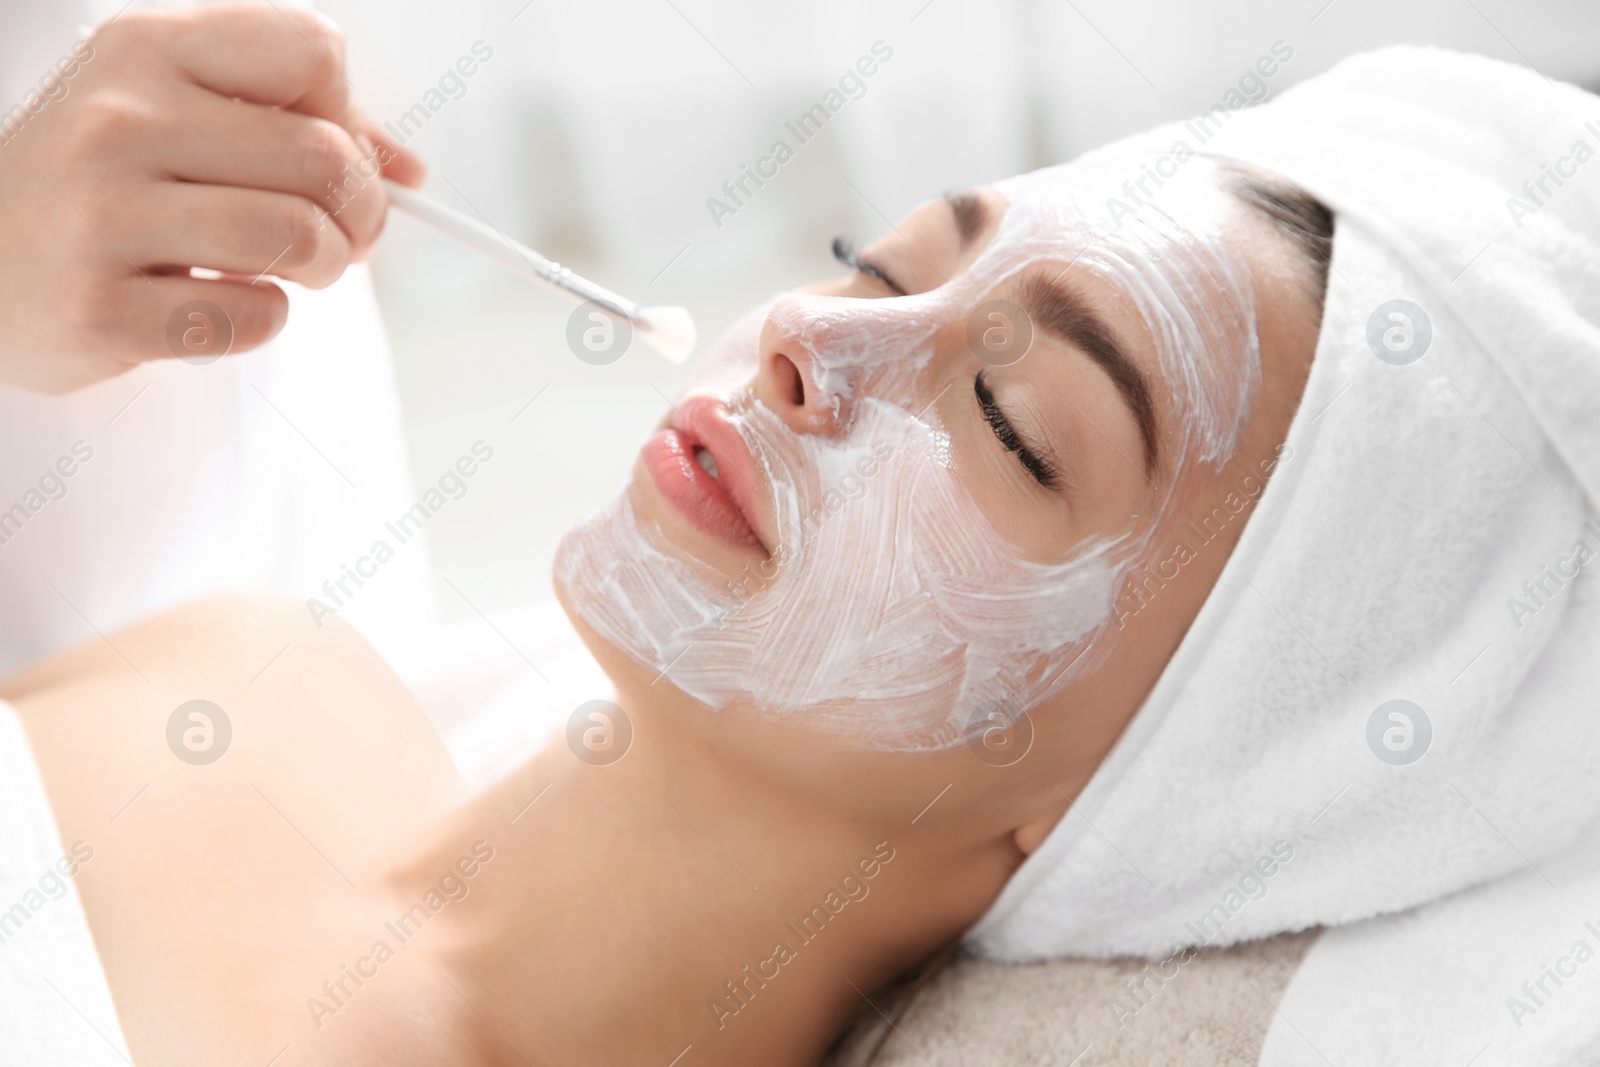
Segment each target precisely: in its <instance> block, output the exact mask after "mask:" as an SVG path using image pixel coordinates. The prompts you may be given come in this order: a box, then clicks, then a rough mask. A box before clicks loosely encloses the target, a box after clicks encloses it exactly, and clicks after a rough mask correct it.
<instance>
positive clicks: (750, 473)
mask: <svg viewBox="0 0 1600 1067" xmlns="http://www.w3.org/2000/svg"><path fill="white" fill-rule="evenodd" d="M701 450H704V451H705V452H707V453H709V460H710V461H711V462H710V465H712V466H715V468H716V470H717V474H716V475H713V474H712V473H711V472H710V471H709V470H707V469H706V467H705V466H703V465H702V463H701V460H700V457H699V456H698V455H697V453H698V452H700V451H701ZM639 455H640V458H641V459H642V460H643V462H644V466H645V470H646V471H648V472H649V474H650V480H651V482H653V483H654V484H655V487H656V491H657V492H659V493H660V494H661V495H662V496H663V497H665V498H666V500H667V502H668V503H669V504H671V505H672V506H673V507H674V508H676V509H677V511H678V512H679V513H680V514H682V515H683V516H684V517H685V518H686V519H688V520H689V522H690V523H691V524H692V525H693V526H694V527H695V528H696V529H698V530H700V531H701V532H702V533H704V534H707V535H708V536H710V537H713V538H716V539H717V540H719V541H722V542H724V543H726V544H729V545H734V546H737V547H741V548H757V549H760V550H761V551H763V552H767V548H766V545H765V544H764V543H763V541H762V539H761V537H760V536H759V535H758V534H757V532H756V525H757V524H758V523H759V522H760V521H761V520H760V514H761V512H760V500H761V493H760V491H759V490H758V488H757V486H756V482H755V478H754V475H755V463H754V461H753V460H752V459H751V457H750V453H749V451H748V450H747V449H746V448H745V445H744V440H743V439H742V438H741V437H740V436H739V433H738V431H737V430H735V429H734V428H733V427H732V426H731V425H729V424H728V423H727V422H726V421H725V419H724V418H723V416H722V410H721V405H720V404H719V403H718V402H717V401H715V400H713V399H711V398H708V397H692V398H690V399H689V400H686V401H684V402H683V403H682V404H680V405H679V406H678V407H677V409H676V411H675V412H674V414H673V417H672V420H671V425H670V426H669V427H668V428H667V429H664V430H662V431H660V432H659V433H657V434H656V435H655V436H654V437H652V438H650V440H648V441H646V442H645V445H644V448H643V449H641V450H640V453H639ZM768 554H770V553H768Z"/></svg>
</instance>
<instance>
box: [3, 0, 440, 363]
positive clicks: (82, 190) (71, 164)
mask: <svg viewBox="0 0 1600 1067" xmlns="http://www.w3.org/2000/svg"><path fill="white" fill-rule="evenodd" d="M343 66H344V38H343V35H342V34H341V33H340V31H339V29H338V28H337V27H336V26H335V25H334V24H333V23H332V22H330V21H328V20H327V19H326V18H324V17H323V16H321V15H318V14H316V13H314V12H311V11H307V10H305V9H302V8H295V7H289V6H281V7H280V6H276V5H271V4H230V5H225V6H215V7H202V8H195V9H190V10H179V11H150V12H138V11H129V12H127V13H125V14H123V15H122V16H120V17H119V18H117V19H115V20H113V21H112V22H110V23H108V24H106V25H104V26H102V27H100V28H99V29H98V30H96V31H95V33H94V34H93V36H91V37H89V38H88V39H87V40H84V41H80V42H78V44H77V45H75V46H74V47H73V49H72V50H71V52H70V53H69V54H67V55H65V56H63V57H62V58H61V59H60V60H59V61H58V62H57V63H56V64H55V66H54V68H53V69H51V70H47V71H44V72H42V76H41V78H40V79H39V88H38V90H36V91H30V92H29V93H28V94H27V96H25V97H24V99H23V101H22V102H21V103H20V104H19V105H18V106H15V107H12V108H11V109H10V110H9V111H5V112H0V382H4V383H6V384H11V385H20V386H25V387H27V388H31V389H37V390H42V391H47V392H64V391H67V390H70V389H74V388H77V387H79V386H82V385H86V384H88V383H90V382H94V381H98V380H100V379H103V378H107V377H111V376H112V375H115V374H119V373H121V372H123V371H125V370H127V369H128V368H130V367H132V366H134V365H136V364H138V363H141V362H144V361H146V360H151V359H160V358H171V357H173V356H179V355H183V356H193V357H203V358H210V357H214V356H216V355H220V354H223V353H225V352H226V353H232V352H241V351H245V350H247V349H250V348H254V347H256V346H258V345H260V344H262V343H264V342H266V341H268V340H270V339H271V338H272V337H273V336H274V335H275V334H277V332H278V331H279V330H280V329H282V328H283V324H284V321H285V319H286V317H287V315H288V297H287V296H286V295H285V293H284V292H283V290H282V289H280V288H279V287H278V286H276V285H273V284H272V283H271V282H270V281H268V280H266V277H265V276H273V277H278V278H286V279H289V280H291V281H294V282H298V283H300V284H302V285H306V286H310V287H312V288H321V287H323V286H326V285H330V284H332V283H333V282H334V281H335V280H336V279H337V278H338V277H339V276H340V275H341V274H342V273H343V272H344V270H345V268H346V267H347V266H348V265H349V264H350V263H351V262H354V261H357V260H359V259H360V258H362V257H364V256H365V255H366V254H367V252H368V251H369V250H370V249H371V247H372V243H373V242H374V241H375V240H376V239H377V237H378V234H379V232H380V231H381V230H382V228H383V221H384V214H385V210H386V200H385V197H384V193H383V186H382V183H381V182H380V181H379V180H378V178H379V175H380V173H381V174H382V175H383V176H386V177H390V178H394V179H395V180H397V181H400V182H403V183H405V184H408V185H419V184H421V181H422V178H423V174H424V170H423V166H422V163H421V161H420V160H419V159H418V158H417V157H416V156H414V155H412V154H411V153H409V152H407V151H405V150H404V149H402V148H400V147H399V146H398V145H396V144H395V143H394V141H393V140H392V139H390V138H387V137H386V136H385V135H384V134H382V133H381V132H379V130H378V129H377V127H376V126H375V125H374V124H372V123H369V122H367V121H366V120H365V119H364V118H362V117H361V116H360V115H359V114H357V113H356V111H355V110H354V108H353V107H352V106H351V103H350V83H349V82H348V81H347V80H346V78H345V76H344V73H343V69H342V68H343ZM191 267H197V268H202V269H203V271H204V274H203V276H198V277H197V276H191V273H190V268H191Z"/></svg>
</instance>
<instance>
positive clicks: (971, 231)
mask: <svg viewBox="0 0 1600 1067" xmlns="http://www.w3.org/2000/svg"><path fill="white" fill-rule="evenodd" d="M944 202H945V203H946V204H948V205H949V206H950V213H951V214H952V215H954V216H955V219H956V232H958V233H959V234H960V235H961V251H963V252H965V251H966V250H967V247H968V246H969V245H971V244H972V242H973V241H974V240H975V239H976V238H977V236H978V234H980V233H982V232H983V228H984V227H985V226H987V225H988V223H989V205H988V204H985V203H984V202H983V199H982V198H981V197H979V196H978V195H977V194H976V193H945V194H944Z"/></svg>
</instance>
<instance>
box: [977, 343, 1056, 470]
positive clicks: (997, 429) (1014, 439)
mask: <svg viewBox="0 0 1600 1067" xmlns="http://www.w3.org/2000/svg"><path fill="white" fill-rule="evenodd" d="M972 391H973V393H974V394H976V395H977V398H978V410H979V411H980V412H982V413H983V418H984V421H985V422H987V423H988V424H989V428H990V429H991V430H993V431H994V435H995V437H996V438H997V439H998V440H999V441H1000V445H1001V447H1003V448H1004V449H1005V450H1006V451H1007V452H1011V453H1014V454H1015V455H1016V457H1017V462H1019V463H1021V464H1022V467H1023V469H1024V470H1026V471H1027V472H1028V473H1029V474H1030V475H1032V476H1033V479H1034V481H1036V482H1038V483H1039V484H1040V485H1042V486H1043V487H1044V488H1046V489H1055V488H1056V487H1057V486H1059V485H1060V484H1061V472H1060V471H1059V470H1057V469H1056V468H1055V465H1054V464H1052V463H1050V461H1049V460H1048V459H1045V458H1043V457H1041V456H1039V455H1038V454H1037V453H1035V452H1034V451H1033V450H1032V449H1031V448H1029V447H1028V445H1027V443H1026V442H1025V441H1023V440H1022V437H1021V436H1020V435H1019V434H1018V433H1017V431H1016V429H1015V427H1013V426H1012V425H1011V420H1010V419H1008V418H1006V413H1005V412H1004V411H1002V410H1001V409H1000V405H999V404H998V403H996V402H995V399H994V393H992V392H991V391H990V390H989V387H988V386H987V385H986V384H985V383H984V380H983V372H982V371H979V372H978V376H977V377H976V378H974V379H973V382H972Z"/></svg>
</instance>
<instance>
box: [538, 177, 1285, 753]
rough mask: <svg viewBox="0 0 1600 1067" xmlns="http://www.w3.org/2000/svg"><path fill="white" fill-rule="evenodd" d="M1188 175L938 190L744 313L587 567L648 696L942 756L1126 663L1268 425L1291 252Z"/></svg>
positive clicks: (612, 516)
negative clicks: (829, 266) (1154, 595)
mask: <svg viewBox="0 0 1600 1067" xmlns="http://www.w3.org/2000/svg"><path fill="white" fill-rule="evenodd" d="M1186 168H1187V169H1186V170H1180V172H1179V174H1178V175H1177V176H1176V177H1174V178H1172V179H1171V180H1169V181H1168V182H1166V183H1165V185H1164V186H1163V187H1162V188H1161V189H1160V190H1159V193H1158V195H1157V197H1155V198H1154V200H1153V202H1152V203H1151V204H1150V205H1148V206H1146V207H1145V208H1144V209H1143V210H1142V211H1140V212H1139V213H1137V214H1134V215H1131V217H1128V216H1124V215H1122V214H1121V213H1119V212H1118V211H1116V210H1115V209H1114V207H1113V206H1112V203H1111V200H1110V198H1111V197H1113V196H1118V195H1120V193H1121V188H1120V187H1121V184H1122V183H1123V182H1124V181H1125V180H1127V179H1128V178H1129V177H1130V176H1131V177H1133V178H1138V177H1139V175H1140V172H1139V163H1138V161H1137V160H1134V161H1131V162H1130V161H1127V160H1120V161H1117V160H1114V161H1110V162H1105V163H1099V164H1093V165H1089V164H1083V163H1078V164H1072V165H1068V166H1065V167H1057V168H1052V169H1049V170H1045V171H1040V172H1036V173H1034V174H1030V175H1025V176H1022V177H1020V178H1015V179H1011V180H1010V181H1007V182H1004V183H1001V184H1000V185H997V186H994V187H988V188H984V189H981V190H978V191H977V192H974V193H969V194H962V195H958V196H952V197H946V198H944V199H941V200H937V201H933V202H930V203H928V204H925V205H923V206H922V207H920V208H918V209H917V210H915V211H914V212H912V213H911V214H910V215H909V216H908V217H907V218H905V219H904V220H903V221H902V222H901V223H900V224H899V225H898V226H896V227H894V228H893V229H892V231H891V232H890V233H889V234H887V235H886V236H884V237H883V238H881V239H880V240H878V241H877V242H875V243H874V244H873V245H871V246H870V247H868V248H867V249H865V250H864V251H863V252H862V253H861V255H860V264H861V269H858V270H855V271H854V272H853V273H851V274H850V275H848V276H846V277H843V278H839V279H835V280H833V281H829V282H825V283H821V284H818V285H813V286H809V287H807V288H806V289H804V290H801V291H798V292H791V293H785V294H781V295H779V296H778V297H776V298H775V299H774V300H773V301H771V302H770V303H769V304H767V305H765V306H763V307H761V308H758V309H756V310H755V311H753V312H752V313H751V314H750V315H748V316H746V318H745V319H743V320H742V321H740V322H739V323H736V324H735V325H734V327H733V328H731V329H730V330H729V332H728V333H727V334H726V335H725V336H724V337H723V338H722V339H721V340H720V341H719V342H718V343H717V344H716V345H715V346H714V347H713V349H712V350H711V351H710V352H709V353H708V354H707V355H706V356H705V358H704V359H703V360H702V362H701V364H700V366H699V367H698V368H697V369H696V373H695V375H694V377H693V379H692V380H691V383H690V384H689V386H688V387H687V388H686V389H685V391H684V393H683V395H682V396H681V397H680V398H679V399H678V400H677V401H676V402H675V403H674V404H673V407H672V410H671V412H670V413H669V414H668V415H667V417H666V418H665V419H664V421H663V423H662V428H661V430H660V431H659V432H658V433H657V434H656V435H655V436H654V437H652V438H651V439H650V440H649V441H648V442H647V443H646V444H645V446H644V448H643V449H642V450H641V452H640V456H639V459H638V462H637V463H636V464H635V467H634V470H633V474H632V478H631V480H630V482H629V484H628V485H627V487H626V488H625V490H624V491H623V493H622V494H621V495H619V497H618V498H617V499H616V500H615V501H613V502H612V503H611V504H610V505H608V506H607V507H606V508H604V509H602V511H601V512H599V513H597V514H596V515H595V516H593V517H591V518H590V519H589V520H586V521H585V523H584V524H583V525H581V526H579V527H578V528H576V529H575V530H574V531H572V533H570V534H569V535H568V537H567V539H566V541H564V542H563V545H562V549H561V551H560V553H559V556H558V560H557V566H556V578H557V587H558V591H559V593H560V595H561V596H562V598H563V600H564V602H565V603H566V605H567V608H568V611H569V612H570V613H571V614H572V615H573V616H574V617H575V619H576V620H577V621H578V623H579V625H580V628H581V629H582V630H583V632H584V633H585V637H586V639H587V640H589V641H590V643H591V645H592V646H594V647H596V651H597V652H599V653H600V654H601V658H602V660H603V661H604V662H605V663H606V665H607V667H608V669H611V670H613V672H614V674H621V675H623V676H624V677H623V678H619V685H622V687H623V688H627V687H628V678H629V677H631V676H632V675H638V678H637V679H634V681H635V682H636V683H642V684H648V685H652V686H655V687H656V688H657V689H660V688H661V687H664V686H669V685H670V686H672V687H674V689H675V690H677V691H681V693H682V694H684V695H686V696H687V697H688V698H690V699H692V700H693V701H694V702H696V703H699V704H703V705H705V706H707V707H710V708H713V709H716V710H718V711H725V712H730V713H733V714H738V715H744V714H746V713H750V714H754V715H756V716H758V717H765V718H780V719H784V720H787V722H788V723H789V724H790V725H795V726H800V727H802V728H807V729H813V728H814V729H816V730H820V731H823V732H825V733H829V734H832V735H834V736H836V737H837V738H839V739H841V740H843V741H845V742H846V743H847V744H851V745H858V746H860V747H864V748H869V749H891V750H923V751H925V750H935V749H941V748H948V747H952V746H954V745H957V744H960V743H962V742H964V741H968V740H970V739H971V738H972V737H973V736H974V734H976V733H981V732H983V731H984V730H986V729H992V728H993V727H994V726H996V725H1000V726H1004V725H1008V724H1010V723H1011V722H1014V721H1016V720H1017V719H1018V718H1019V717H1020V716H1021V715H1022V714H1023V713H1024V712H1027V711H1030V710H1034V709H1037V708H1039V707H1040V706H1041V705H1042V704H1044V703H1045V702H1046V701H1049V700H1051V699H1052V698H1054V697H1057V696H1058V695H1059V694H1061V693H1063V692H1064V691H1065V690H1067V689H1068V688H1069V687H1071V686H1072V685H1073V684H1074V682H1075V681H1076V680H1079V679H1081V678H1082V677H1083V676H1084V675H1085V674H1086V673H1090V672H1094V671H1097V670H1101V669H1104V668H1105V667H1106V665H1107V663H1108V658H1109V657H1114V652H1115V645H1116V644H1117V637H1118V635H1119V634H1121V633H1123V632H1124V631H1126V630H1127V629H1128V618H1127V615H1128V613H1127V612H1126V610H1119V606H1118V605H1119V603H1120V602H1121V600H1122V599H1123V593H1124V591H1125V584H1126V583H1127V581H1128V578H1129V575H1130V573H1131V572H1132V570H1133V569H1134V568H1135V567H1137V566H1139V565H1140V564H1142V563H1147V562H1148V561H1149V560H1150V559H1152V558H1154V557H1155V556H1157V555H1160V554H1162V553H1163V550H1164V548H1165V545H1164V544H1163V541H1164V536H1163V535H1164V532H1166V531H1170V530H1171V529H1172V528H1173V525H1174V523H1175V522H1177V521H1178V520H1180V519H1181V518H1182V516H1183V515H1184V514H1185V513H1186V512H1187V511H1188V510H1189V509H1191V508H1193V507H1195V506H1196V502H1197V501H1200V502H1204V501H1206V498H1207V492H1208V490H1210V489H1213V488H1216V487H1217V484H1216V483H1218V480H1219V478H1220V477H1221V476H1222V475H1223V474H1224V473H1225V472H1226V471H1227V470H1228V469H1229V468H1230V465H1233V464H1234V461H1235V459H1236V453H1238V451H1239V449H1240V445H1241V442H1242V441H1247V440H1248V441H1253V440H1254V439H1255V438H1256V437H1258V436H1260V435H1259V432H1256V431H1259V429H1260V427H1258V426H1254V425H1253V424H1252V414H1253V410H1254V408H1255V406H1256V404H1255V401H1256V399H1257V396H1258V393H1259V392H1260V388H1261V376H1262V369H1261V365H1262V356H1261V346H1260V344H1259V343H1258V321H1257V318H1258V316H1257V314H1256V305H1257V295H1256V294H1257V290H1258V289H1259V288H1260V287H1261V276H1262V275H1263V274H1265V275H1267V276H1268V277H1269V278H1270V277H1271V276H1272V275H1273V271H1272V268H1273V267H1274V266H1277V267H1279V268H1282V266H1283V264H1282V263H1281V262H1276V263H1275V261H1274V257H1275V256H1276V257H1278V258H1279V259H1280V260H1281V259H1282V258H1283V253H1282V249H1281V248H1278V247H1277V246H1276V245H1275V244H1274V243H1273V242H1272V241H1271V239H1270V238H1269V237H1267V236H1264V235H1263V234H1262V233H1261V232H1260V227H1258V226H1253V225H1252V223H1251V219H1249V218H1247V217H1246V216H1247V213H1246V212H1245V210H1244V209H1243V208H1242V207H1241V206H1240V205H1239V204H1238V203H1237V202H1236V201H1235V200H1234V199H1233V197H1232V196H1231V194H1229V193H1227V192H1225V191H1223V190H1222V189H1221V187H1220V186H1219V185H1218V183H1217V180H1216V175H1215V173H1214V171H1213V169H1212V165H1211V164H1210V163H1209V162H1207V161H1204V160H1194V161H1190V162H1188V163H1187V164H1186ZM1279 273H1285V272H1284V271H1283V270H1280V271H1279ZM1286 276H1287V275H1286ZM1253 277H1254V279H1255V280H1254V283H1253V282H1252V279H1253ZM1288 284H1289V283H1288V282H1286V281H1280V285H1281V286H1282V287H1283V288H1284V289H1285V291H1288ZM1301 343H1302V344H1303V345H1304V344H1306V342H1305V340H1304V339H1303V338H1302V339H1301ZM1307 356H1309V353H1307ZM1291 410H1292V408H1291ZM1284 425H1285V426H1286V422H1285V423H1284ZM1277 436H1278V440H1281V433H1279V434H1278V435H1277ZM1240 525H1242V523H1241V524H1240ZM1232 536H1235V537H1236V536H1237V531H1236V530H1235V531H1233V534H1232ZM1217 566H1218V567H1219V566H1220V564H1217ZM1215 569H1216V568H1215V567H1211V566H1209V565H1208V566H1207V567H1204V568H1196V571H1197V573H1199V572H1205V573H1213V576H1214V570H1215ZM1168 601H1169V603H1167V604H1157V605H1155V606H1156V607H1159V608H1161V611H1160V612H1155V613H1152V616H1151V617H1147V618H1145V619H1142V620H1141V619H1134V620H1133V622H1134V623H1135V624H1136V625H1138V626H1148V625H1149V624H1150V621H1151V618H1152V617H1159V616H1160V615H1163V614H1166V613H1170V612H1173V611H1175V612H1179V613H1180V614H1181V613H1183V612H1187V613H1188V617H1190V618H1192V614H1193V609H1194V608H1196V607H1197V606H1198V601H1195V600H1194V598H1193V597H1192V596H1190V595H1188V594H1178V593H1175V594H1174V595H1173V596H1171V597H1169V598H1168ZM1139 614H1141V615H1143V614H1145V613H1144V612H1140V613H1139ZM1183 625H1187V622H1186V621H1185V622H1184V623H1183ZM618 652H620V653H621V655H616V653H618ZM1151 680H1152V681H1153V678H1152V679H1151Z"/></svg>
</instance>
